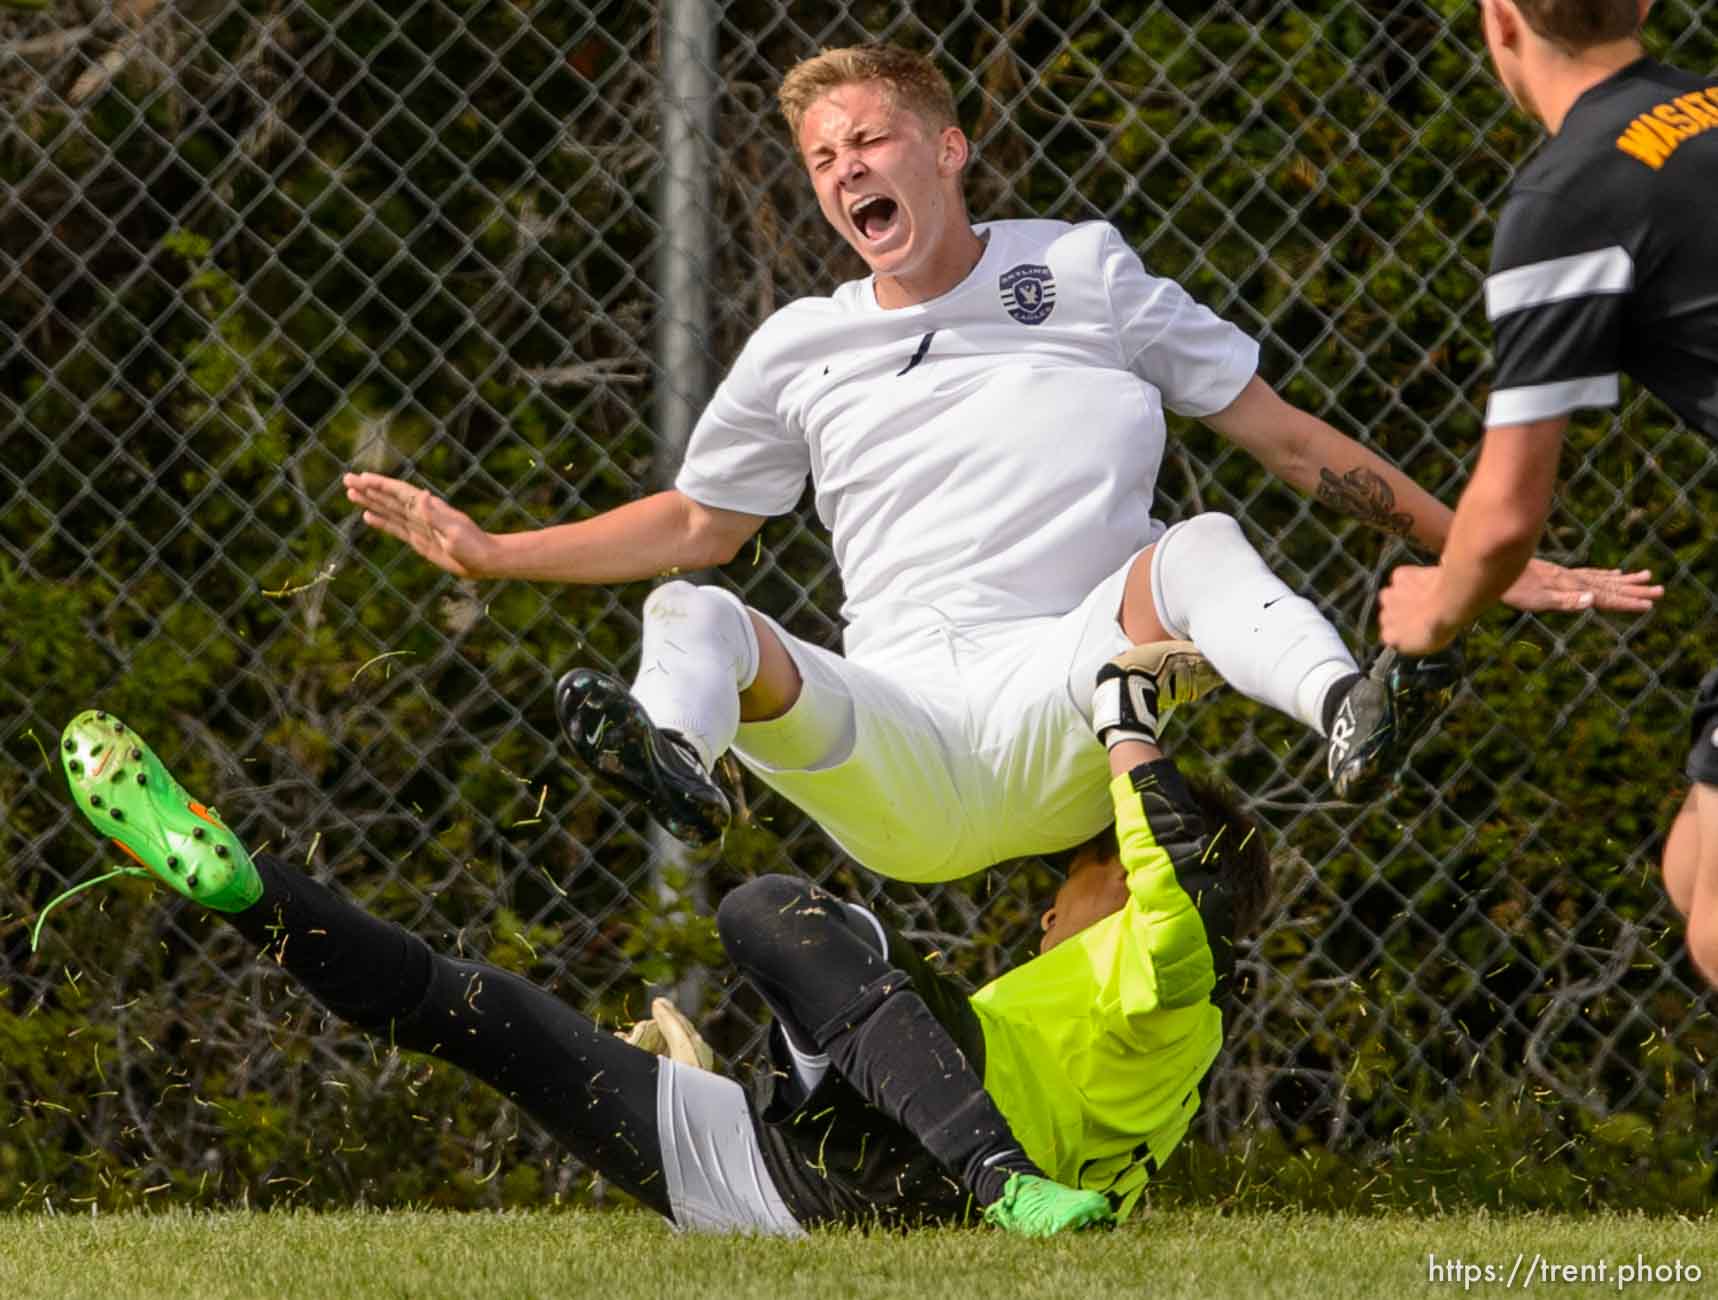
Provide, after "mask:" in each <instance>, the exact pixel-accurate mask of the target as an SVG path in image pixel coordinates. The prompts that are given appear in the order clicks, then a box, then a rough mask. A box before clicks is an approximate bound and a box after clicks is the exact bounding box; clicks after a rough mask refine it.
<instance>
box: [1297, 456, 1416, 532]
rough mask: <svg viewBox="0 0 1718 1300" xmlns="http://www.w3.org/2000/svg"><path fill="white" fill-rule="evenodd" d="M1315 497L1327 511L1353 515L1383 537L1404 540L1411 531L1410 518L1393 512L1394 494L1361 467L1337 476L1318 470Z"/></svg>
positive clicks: (1397, 511) (1374, 474)
mask: <svg viewBox="0 0 1718 1300" xmlns="http://www.w3.org/2000/svg"><path fill="white" fill-rule="evenodd" d="M1317 495H1318V499H1319V500H1320V501H1322V502H1324V504H1325V505H1327V506H1329V507H1330V508H1331V509H1333V510H1340V511H1342V512H1343V513H1344V514H1349V515H1353V516H1354V517H1355V518H1356V519H1358V520H1360V521H1361V522H1362V523H1367V524H1371V525H1372V527H1374V528H1378V529H1382V530H1383V531H1384V532H1386V533H1394V534H1396V535H1397V536H1398V537H1407V536H1409V535H1410V534H1412V533H1413V531H1414V517H1413V516H1412V515H1410V514H1407V513H1405V512H1404V511H1401V510H1398V509H1396V494H1395V493H1394V492H1392V491H1391V490H1390V485H1389V484H1388V483H1386V482H1385V481H1384V479H1383V476H1382V475H1380V474H1378V473H1377V472H1376V471H1374V470H1369V469H1366V468H1365V467H1363V466H1362V467H1358V468H1355V469H1351V470H1349V471H1348V472H1347V473H1346V474H1337V473H1336V472H1335V471H1334V470H1331V469H1321V470H1319V471H1318V494H1317Z"/></svg>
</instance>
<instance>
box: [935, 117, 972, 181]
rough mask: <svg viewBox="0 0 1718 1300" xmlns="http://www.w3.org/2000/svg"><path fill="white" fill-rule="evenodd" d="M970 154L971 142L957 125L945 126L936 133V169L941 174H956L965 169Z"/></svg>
mask: <svg viewBox="0 0 1718 1300" xmlns="http://www.w3.org/2000/svg"><path fill="white" fill-rule="evenodd" d="M971 156H972V143H971V142H970V141H969V140H968V139H967V138H966V132H965V131H962V130H961V129H960V128H959V127H958V126H945V127H944V128H943V129H942V130H941V131H940V132H938V134H937V171H938V172H939V173H940V174H941V175H943V176H958V175H960V173H961V172H963V171H964V170H966V162H967V159H968V158H970V157H971Z"/></svg>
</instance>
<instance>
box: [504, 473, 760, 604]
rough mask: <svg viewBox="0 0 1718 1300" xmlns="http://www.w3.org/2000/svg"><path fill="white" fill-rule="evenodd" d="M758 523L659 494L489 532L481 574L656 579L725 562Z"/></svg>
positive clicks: (590, 580) (581, 580) (588, 580)
mask: <svg viewBox="0 0 1718 1300" xmlns="http://www.w3.org/2000/svg"><path fill="white" fill-rule="evenodd" d="M762 524H763V520H762V519H761V518H759V517H758V516H755V515H742V514H738V513H736V512H734V511H727V510H712V509H710V508H709V507H706V506H700V505H699V504H698V503H697V502H695V501H693V500H692V499H691V498H690V497H687V496H685V495H684V494H682V493H680V492H676V491H672V490H670V491H667V492H658V493H656V494H655V495H653V496H648V497H644V498H642V499H640V500H638V501H633V502H629V503H628V504H626V505H624V506H620V507H618V508H616V509H614V510H609V511H605V512H604V513H602V514H600V515H596V516H594V517H592V518H590V519H582V520H580V521H578V522H577V523H571V524H555V525H553V526H551V527H548V528H537V529H532V530H530V531H527V532H521V533H494V534H491V535H490V538H489V546H488V548H487V549H486V553H485V557H484V562H483V574H482V576H484V577H486V578H519V579H525V580H527V581H538V582H565V583H573V584H602V583H612V582H631V581H635V580H638V579H642V578H655V577H660V576H661V575H663V574H668V573H675V572H679V571H681V570H691V569H703V568H708V567H710V566H711V565H716V564H725V563H727V562H728V561H729V560H731V559H732V558H733V557H734V555H735V553H736V552H737V551H738V548H739V545H740V544H741V543H742V542H743V541H744V540H745V539H746V538H747V537H750V536H751V535H752V534H753V533H755V532H757V530H758V528H759V527H761V526H762Z"/></svg>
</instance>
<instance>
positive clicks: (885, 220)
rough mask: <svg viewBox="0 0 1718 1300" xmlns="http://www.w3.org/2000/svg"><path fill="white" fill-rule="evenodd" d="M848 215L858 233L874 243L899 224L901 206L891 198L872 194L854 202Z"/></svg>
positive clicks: (886, 235) (884, 237)
mask: <svg viewBox="0 0 1718 1300" xmlns="http://www.w3.org/2000/svg"><path fill="white" fill-rule="evenodd" d="M850 215H851V216H852V218H853V224H854V226H855V227H857V228H858V231H859V233H860V235H861V236H863V237H864V238H865V239H867V240H869V241H870V242H871V243H873V244H875V243H877V242H878V241H880V240H882V239H886V238H887V237H888V236H889V235H890V234H891V233H893V231H894V229H895V227H896V226H897V225H899V224H900V215H901V208H900V205H899V204H898V203H896V202H895V200H893V199H890V198H885V197H883V195H881V194H872V195H869V196H867V197H865V198H863V199H860V200H859V202H857V203H855V204H854V205H853V209H852V212H851V214H850Z"/></svg>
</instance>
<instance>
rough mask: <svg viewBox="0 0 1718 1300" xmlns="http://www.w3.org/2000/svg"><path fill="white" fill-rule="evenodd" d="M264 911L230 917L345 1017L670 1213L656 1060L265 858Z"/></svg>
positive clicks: (538, 994)
mask: <svg viewBox="0 0 1718 1300" xmlns="http://www.w3.org/2000/svg"><path fill="white" fill-rule="evenodd" d="M256 865H257V871H258V873H259V874H260V875H261V876H262V880H263V895H262V899H261V901H260V902H258V903H257V904H256V905H255V906H253V907H250V908H248V909H246V910H245V911H243V912H240V913H236V914H233V915H230V916H228V917H227V920H229V921H231V922H232V924H233V925H234V926H235V927H236V928H237V929H238V930H239V931H240V932H241V933H243V934H244V935H245V936H246V937H247V938H249V939H250V940H252V941H253V942H254V943H256V944H257V945H258V946H260V947H263V948H266V949H268V950H269V951H270V952H271V954H272V955H274V956H276V957H277V958H278V959H279V961H280V963H281V965H282V966H284V967H285V968H286V969H287V971H289V972H290V973H291V974H292V976H293V977H294V978H295V979H297V980H298V981H299V983H301V984H302V985H304V987H305V988H306V989H307V990H308V991H309V992H310V993H311V994H312V995H313V996H314V997H315V998H316V1000H317V1001H319V1002H320V1003H322V1005H323V1006H325V1007H327V1008H328V1009H329V1010H330V1011H332V1012H333V1013H334V1014H335V1015H337V1016H340V1017H341V1018H342V1019H344V1020H348V1021H351V1022H352V1023H353V1024H354V1025H357V1026H358V1027H360V1028H362V1029H367V1030H370V1031H372V1032H374V1033H378V1034H383V1033H385V1034H387V1035H388V1036H389V1038H390V1041H392V1042H393V1043H395V1044H397V1045H398V1046H400V1047H403V1048H406V1049H408V1050H410V1051H414V1052H426V1053H428V1054H429V1055H431V1056H435V1057H438V1058H439V1059H441V1060H443V1061H446V1062H448V1063H449V1064H450V1065H457V1066H458V1067H459V1068H460V1069H462V1070H465V1071H467V1072H469V1073H470V1074H473V1075H475V1076H476V1077H477V1078H479V1079H481V1080H483V1082H485V1083H487V1084H488V1085H489V1086H490V1087H492V1088H495V1089H497V1090H498V1091H499V1092H501V1093H502V1094H504V1095H505V1096H507V1097H508V1098H509V1099H511V1100H512V1101H514V1102H516V1103H517V1104H518V1105H519V1106H521V1107H522V1108H524V1110H525V1111H526V1112H527V1113H528V1114H530V1115H531V1116H532V1118H534V1119H535V1120H536V1121H537V1122H538V1123H539V1124H541V1125H542V1126H543V1127H544V1128H545V1129H547V1130H548V1131H549V1132H550V1133H551V1134H553V1135H554V1137H555V1139H556V1140H557V1141H559V1142H561V1143H562V1144H563V1145H565V1146H566V1147H567V1149H568V1150H569V1151H571V1152H572V1154H573V1155H575V1156H576V1157H578V1159H580V1160H581V1161H583V1162H584V1163H585V1164H587V1165H589V1166H591V1168H593V1169H595V1170H597V1171H598V1172H599V1173H601V1174H602V1175H603V1177H605V1178H607V1179H609V1180H610V1181H612V1182H614V1183H616V1184H618V1185H619V1186H621V1187H623V1188H625V1189H626V1190H627V1191H628V1192H630V1193H631V1194H632V1195H633V1196H636V1197H637V1198H638V1199H639V1200H640V1201H643V1202H644V1203H645V1204H646V1205H648V1206H649V1207H650V1208H651V1209H653V1210H656V1211H657V1212H658V1213H660V1214H663V1215H667V1216H668V1217H670V1218H672V1217H673V1216H672V1213H671V1211H670V1209H669V1205H668V1189H667V1187H666V1185H665V1180H664V1178H663V1169H662V1155H661V1150H662V1148H661V1140H660V1137H659V1134H658V1130H657V1126H656V1070H657V1058H656V1057H655V1056H653V1055H651V1054H650V1053H649V1052H644V1051H640V1050H639V1049H638V1048H636V1047H631V1046H629V1045H627V1044H626V1043H624V1042H622V1041H621V1040H620V1039H618V1038H616V1037H615V1036H614V1035H613V1034H610V1033H606V1032H604V1031H603V1030H601V1029H598V1028H597V1027H596V1025H595V1024H593V1023H592V1022H591V1021H590V1020H589V1019H588V1018H587V1017H585V1016H583V1015H580V1014H579V1013H578V1012H577V1011H574V1010H573V1009H572V1008H571V1007H569V1006H568V1005H567V1004H566V1003H565V1002H562V1001H561V1000H560V999H559V998H557V997H556V996H555V995H554V994H552V993H549V992H548V991H547V990H545V989H541V988H538V987H537V986H536V985H534V984H532V983H530V982H528V981H526V980H523V979H520V978H519V977H518V976H517V975H513V974H510V973H509V972H507V971H504V970H501V969H499V968H498V967H495V966H488V965H485V964H483V963H482V962H475V961H466V960H464V959H463V958H459V957H447V956H443V955H440V954H437V953H435V952H433V951H432V950H431V949H430V947H429V945H428V944H426V943H425V942H424V941H423V940H422V939H420V938H418V937H417V936H416V935H414V934H411V933H409V932H408V931H406V930H403V929H401V928H400V927H399V926H397V925H393V924H391V923H389V922H387V921H382V920H378V919H377V918H376V917H373V916H371V915H369V914H368V913H367V912H365V911H364V910H363V909H362V908H360V907H358V906H357V905H356V904H354V903H352V902H350V901H348V900H347V899H344V898H341V897H340V896H338V895H337V894H335V893H333V892H332V891H330V890H329V889H327V888H326V887H324V886H322V885H320V884H318V883H317V882H316V881H314V880H311V879H310V878H309V877H308V876H305V875H302V874H300V873H299V872H297V871H295V870H294V869H293V868H292V867H290V866H288V865H287V864H286V863H285V862H283V861H281V860H280V859H279V858H275V857H271V856H269V855H267V854H263V855H259V856H258V857H257V859H256Z"/></svg>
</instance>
